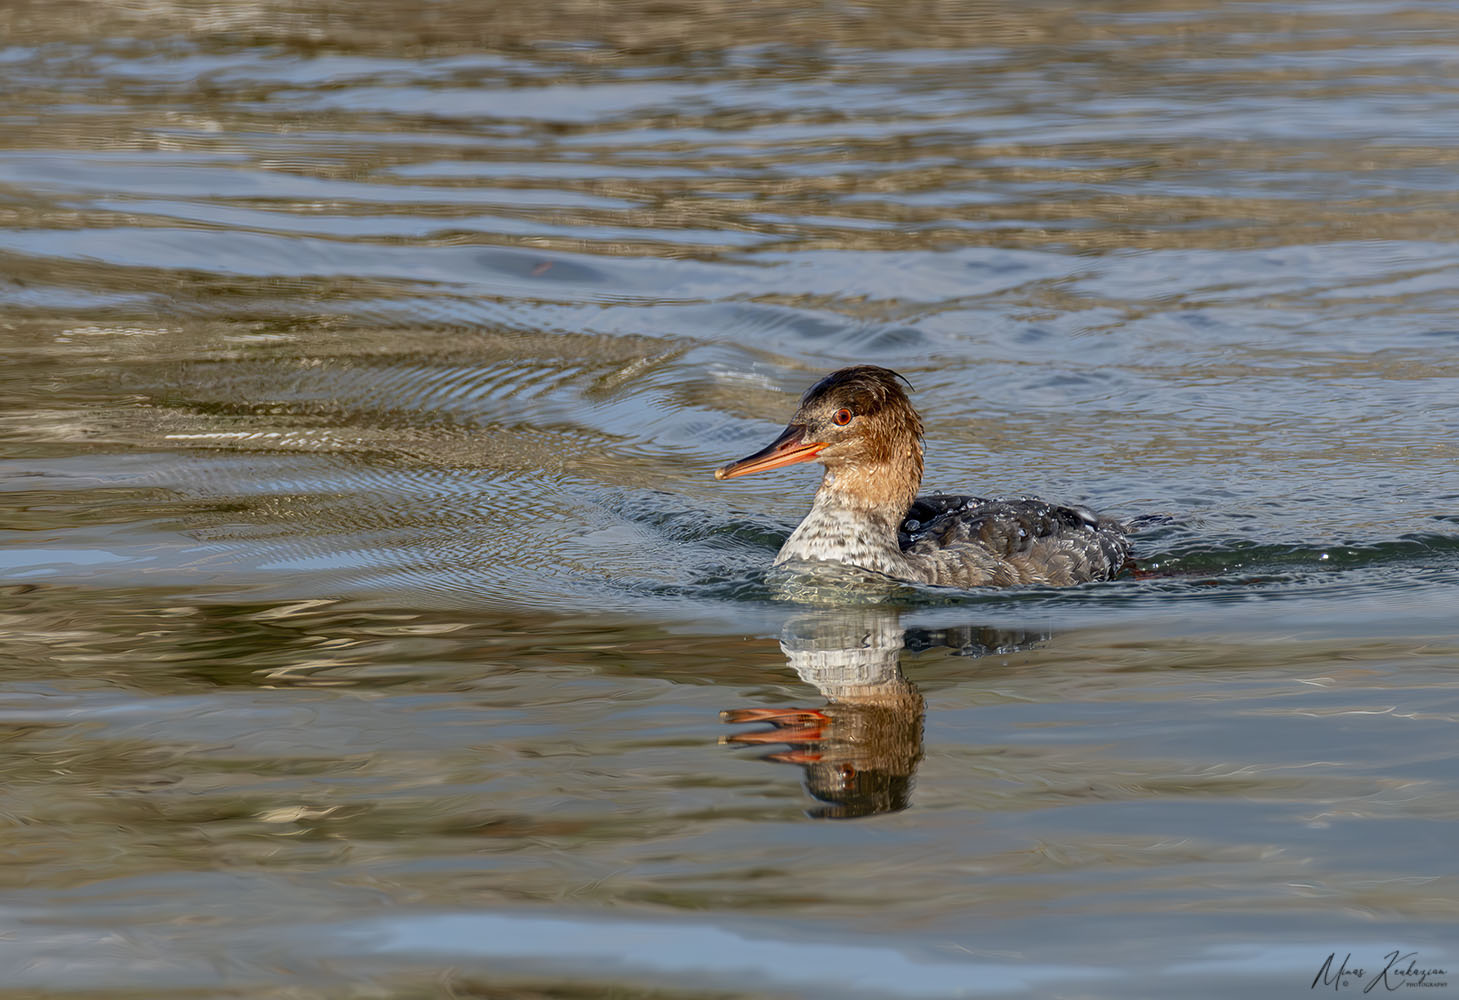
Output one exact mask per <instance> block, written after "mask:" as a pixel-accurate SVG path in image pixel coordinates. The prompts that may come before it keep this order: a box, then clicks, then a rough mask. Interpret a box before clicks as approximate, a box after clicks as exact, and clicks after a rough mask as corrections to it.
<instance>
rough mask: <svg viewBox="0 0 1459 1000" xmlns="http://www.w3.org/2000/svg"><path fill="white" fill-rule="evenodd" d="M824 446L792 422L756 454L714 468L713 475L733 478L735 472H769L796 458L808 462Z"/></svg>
mask: <svg viewBox="0 0 1459 1000" xmlns="http://www.w3.org/2000/svg"><path fill="white" fill-rule="evenodd" d="M827 447H829V446H828V445H827V444H826V442H824V441H807V440H806V439H805V428H804V427H801V426H799V425H797V424H791V425H790V426H789V427H787V428H785V431H784V433H782V434H781V435H780V436H779V437H778V438H776V439H775V440H774V441H771V442H770V444H769V445H767V446H766V447H764V448H762V449H760V450H759V451H757V452H755V454H753V455H746V456H745V457H744V458H742V459H740V460H739V461H738V462H731V463H730V464H729V465H724V466H721V467H719V468H718V469H715V470H714V478H715V479H733V478H734V477H735V476H748V475H749V474H750V473H752V472H769V471H770V470H771V469H778V468H780V467H781V466H784V465H794V464H795V463H796V462H809V461H810V460H811V459H813V458H815V457H816V456H817V455H819V454H820V453H821V452H822V451H823V450H824V449H826V448H827Z"/></svg>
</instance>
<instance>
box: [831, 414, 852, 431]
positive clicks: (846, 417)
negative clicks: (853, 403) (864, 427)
mask: <svg viewBox="0 0 1459 1000" xmlns="http://www.w3.org/2000/svg"><path fill="white" fill-rule="evenodd" d="M831 422H832V423H834V424H835V425H836V426H837V427H845V426H846V425H847V424H849V423H851V411H850V410H837V411H836V415H835V416H834V417H832V418H831Z"/></svg>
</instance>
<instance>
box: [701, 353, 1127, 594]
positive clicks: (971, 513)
mask: <svg viewBox="0 0 1459 1000" xmlns="http://www.w3.org/2000/svg"><path fill="white" fill-rule="evenodd" d="M903 383H906V379H905V378H903V377H902V376H901V375H899V374H897V373H896V372H894V371H892V370H891V369H889V368H882V367H879V366H876V365H856V366H853V367H850V368H842V369H840V370H838V371H834V372H831V373H830V374H829V375H827V376H825V377H824V378H822V379H821V380H820V381H818V382H816V383H815V385H813V386H811V387H810V388H809V389H808V390H806V393H805V395H804V396H802V397H801V400H800V405H799V406H798V407H797V409H796V411H795V414H794V416H792V417H791V418H790V423H789V424H788V425H787V426H786V428H785V430H784V431H783V432H782V433H781V434H780V436H779V437H777V438H776V439H775V440H774V441H772V442H770V444H768V445H767V446H766V447H764V448H762V449H761V450H759V451H757V452H755V453H754V454H753V455H747V456H745V457H744V458H741V459H739V460H737V461H734V462H730V463H729V464H727V465H723V466H721V467H720V468H718V469H716V470H715V473H714V476H715V478H716V479H732V478H735V477H737V476H746V475H751V474H754V473H761V472H769V471H771V470H772V469H780V468H784V467H785V466H789V465H795V464H797V463H801V462H819V463H820V464H821V465H823V466H824V467H825V472H824V474H823V475H822V477H821V485H820V488H819V489H817V490H816V495H815V500H814V501H813V503H812V504H811V509H810V512H809V513H808V514H806V516H805V519H804V520H802V521H801V522H800V525H799V526H798V527H797V528H796V529H795V530H794V531H793V532H791V535H790V537H789V538H787V539H786V540H785V544H784V545H782V546H781V547H780V551H779V553H777V555H776V556H775V563H774V565H775V566H777V567H779V566H784V565H786V564H802V563H805V564H817V563H834V564H841V565H845V566H851V567H856V568H858V569H861V570H866V571H869V572H871V573H875V574H880V575H882V576H886V577H890V578H892V579H893V580H898V581H905V582H909V583H921V584H932V585H934V586H941V587H957V588H980V587H1015V586H1021V585H1030V584H1042V585H1048V586H1055V587H1066V586H1072V585H1074V584H1080V583H1088V582H1090V581H1094V580H1108V579H1112V578H1113V577H1115V576H1117V575H1118V574H1119V573H1120V571H1121V569H1123V568H1124V567H1125V565H1126V563H1127V561H1128V560H1129V558H1130V550H1131V544H1130V537H1129V535H1130V530H1129V528H1128V527H1127V526H1126V525H1125V524H1124V523H1122V522H1120V521H1118V520H1115V519H1113V518H1109V517H1104V516H1101V515H1099V514H1096V513H1094V512H1093V511H1091V510H1089V509H1087V508H1085V507H1082V506H1077V505H1067V506H1066V505H1061V504H1056V503H1050V502H1049V501H1046V500H1040V499H1038V498H1036V497H981V496H965V495H952V494H933V495H928V496H918V490H919V489H920V488H921V486H922V470H923V445H922V417H921V415H920V414H918V412H917V409H916V407H914V406H913V405H912V401H911V400H910V399H909V398H908V396H907V393H906V392H905V391H904V390H903V388H902V385H903ZM906 384H907V385H908V387H910V385H911V383H906ZM812 568H814V567H812Z"/></svg>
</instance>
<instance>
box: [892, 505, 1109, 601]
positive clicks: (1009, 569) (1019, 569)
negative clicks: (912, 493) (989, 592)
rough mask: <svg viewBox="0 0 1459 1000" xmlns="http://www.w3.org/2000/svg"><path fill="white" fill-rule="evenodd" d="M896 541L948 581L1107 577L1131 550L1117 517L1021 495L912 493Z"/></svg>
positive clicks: (1062, 582) (1060, 582) (1057, 581)
mask: <svg viewBox="0 0 1459 1000" xmlns="http://www.w3.org/2000/svg"><path fill="white" fill-rule="evenodd" d="M898 541H900V542H901V545H902V550H903V552H905V553H906V555H907V557H908V558H909V559H911V560H913V561H914V562H916V563H917V564H918V565H920V566H923V567H926V568H927V570H928V572H929V575H931V576H932V577H933V579H934V581H935V582H936V583H939V584H942V585H944V586H952V587H984V586H993V587H1009V586H1016V585H1018V584H1025V583H1045V584H1052V585H1054V586H1067V585H1069V584H1074V583H1084V582H1086V581H1088V580H1106V579H1109V578H1110V577H1112V576H1115V575H1116V574H1117V573H1119V571H1120V569H1121V567H1123V566H1124V564H1125V560H1126V558H1127V557H1128V556H1129V554H1130V540H1129V538H1128V536H1127V533H1126V529H1125V526H1124V525H1123V524H1121V523H1120V522H1118V521H1115V520H1112V519H1110V518H1105V517H1100V516H1099V515H1098V514H1095V513H1094V512H1093V511H1090V510H1087V509H1085V508H1083V507H1065V506H1060V505H1058V504H1051V503H1048V502H1046V501H1043V500H1037V499H1032V498H1022V497H1020V498H1007V499H1005V498H991V499H990V498H984V497H963V496H928V497H918V498H917V501H916V502H915V503H914V504H913V505H912V509H911V510H910V511H909V512H908V517H907V520H906V521H905V522H903V524H902V527H901V530H900V531H899V532H898Z"/></svg>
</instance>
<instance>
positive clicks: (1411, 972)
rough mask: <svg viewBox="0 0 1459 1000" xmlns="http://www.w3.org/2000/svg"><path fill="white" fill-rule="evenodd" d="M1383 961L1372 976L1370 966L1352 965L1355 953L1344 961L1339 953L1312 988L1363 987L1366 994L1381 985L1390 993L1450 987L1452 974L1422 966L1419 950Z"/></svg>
mask: <svg viewBox="0 0 1459 1000" xmlns="http://www.w3.org/2000/svg"><path fill="white" fill-rule="evenodd" d="M1383 958H1384V962H1385V964H1384V966H1383V968H1382V969H1380V970H1378V971H1377V972H1375V973H1373V974H1372V976H1371V977H1370V976H1369V970H1368V969H1367V968H1366V967H1357V966H1353V965H1350V964H1349V963H1350V962H1351V961H1352V960H1353V954H1352V952H1348V954H1347V955H1346V956H1345V957H1344V958H1343V960H1342V961H1341V962H1338V960H1337V952H1333V953H1332V954H1331V955H1328V956H1327V961H1325V962H1323V963H1322V968H1320V969H1318V970H1317V975H1316V976H1314V977H1313V979H1312V986H1311V989H1314V990H1315V989H1317V987H1319V986H1331V987H1332V988H1333V990H1341V989H1347V988H1349V987H1351V986H1355V985H1362V987H1363V992H1364V993H1371V992H1372V990H1373V988H1374V987H1375V986H1378V985H1379V984H1380V983H1381V984H1382V986H1383V988H1384V989H1386V990H1388V991H1390V992H1392V991H1393V990H1397V989H1401V988H1402V987H1404V986H1427V987H1436V986H1448V985H1449V984H1448V982H1447V981H1446V980H1445V979H1444V978H1443V977H1445V976H1447V975H1448V974H1449V973H1448V971H1447V970H1445V969H1440V968H1437V967H1432V968H1428V967H1423V966H1420V965H1419V964H1418V952H1416V951H1410V952H1406V953H1405V952H1400V951H1398V950H1397V949H1395V950H1393V951H1390V952H1389V953H1388V954H1386V955H1384V956H1383ZM1404 963H1407V964H1404ZM1334 965H1335V966H1336V967H1334Z"/></svg>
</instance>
